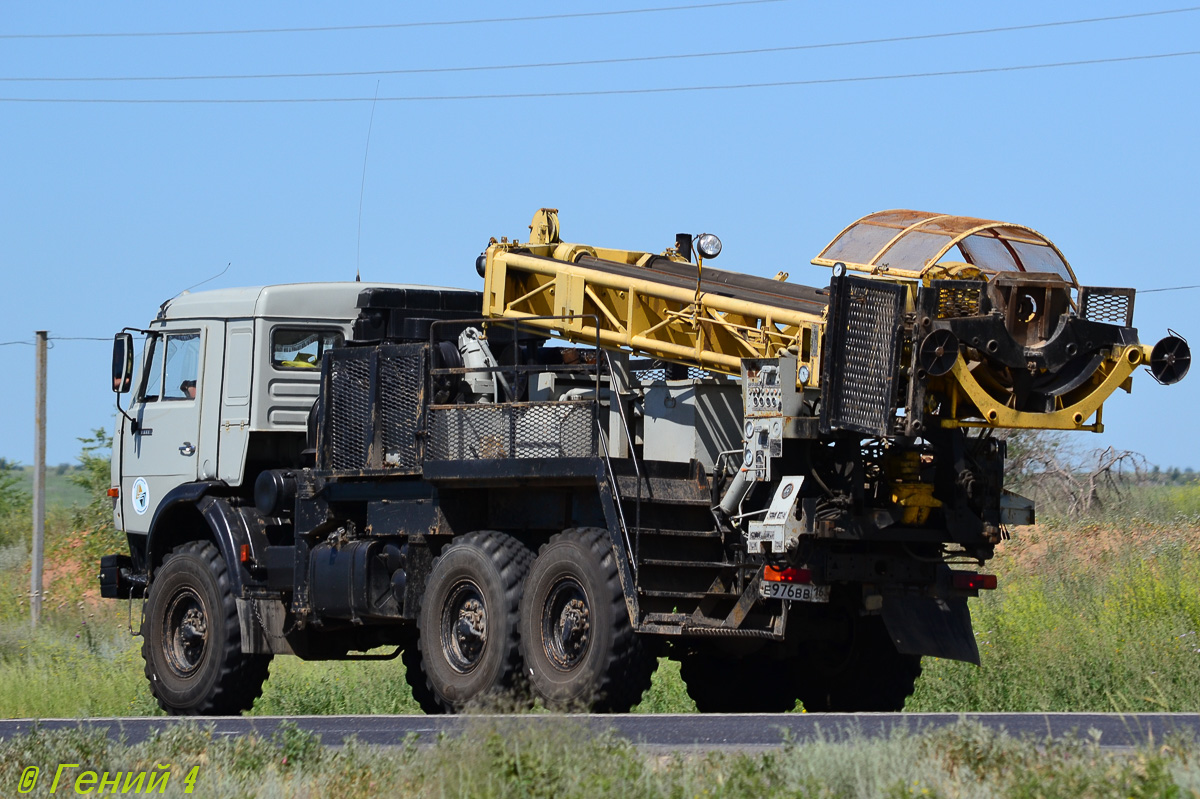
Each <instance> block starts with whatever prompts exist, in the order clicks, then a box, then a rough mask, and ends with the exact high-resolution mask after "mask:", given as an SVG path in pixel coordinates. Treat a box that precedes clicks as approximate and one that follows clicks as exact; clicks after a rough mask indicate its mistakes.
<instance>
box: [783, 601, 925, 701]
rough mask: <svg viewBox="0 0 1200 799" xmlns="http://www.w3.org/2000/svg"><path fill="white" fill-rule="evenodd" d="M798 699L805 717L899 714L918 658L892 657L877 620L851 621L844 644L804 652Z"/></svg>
mask: <svg viewBox="0 0 1200 799" xmlns="http://www.w3.org/2000/svg"><path fill="white" fill-rule="evenodd" d="M802 661H803V663H804V666H803V667H802V669H798V673H799V674H800V682H799V693H800V701H801V702H803V703H804V709H805V710H807V711H808V712H809V713H868V712H873V713H889V712H896V711H900V710H903V709H904V702H905V700H907V699H908V697H910V696H912V692H913V687H914V685H915V684H916V682H917V678H918V677H920V676H921V657H920V656H919V655H904V654H901V653H900V652H897V651H896V647H895V645H894V644H893V643H892V639H891V637H890V636H889V635H888V633H887V628H886V627H885V626H884V624H883V620H882V619H881V618H880V617H878V616H868V617H863V618H859V619H856V620H855V622H854V625H853V636H852V638H851V640H850V641H849V642H848V644H846V645H843V646H841V647H840V648H838V649H836V650H832V651H830V650H826V649H823V648H810V649H809V651H808V653H807V654H806V656H805V657H803V658H802Z"/></svg>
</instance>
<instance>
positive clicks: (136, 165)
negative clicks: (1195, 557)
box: [0, 0, 1200, 466]
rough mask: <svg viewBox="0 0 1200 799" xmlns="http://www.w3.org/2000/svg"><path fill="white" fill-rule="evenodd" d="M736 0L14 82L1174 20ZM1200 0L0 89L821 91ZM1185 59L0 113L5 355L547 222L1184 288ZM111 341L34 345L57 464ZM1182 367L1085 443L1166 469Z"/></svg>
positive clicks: (1117, 402) (1061, 47)
mask: <svg viewBox="0 0 1200 799" xmlns="http://www.w3.org/2000/svg"><path fill="white" fill-rule="evenodd" d="M686 4H687V0H674V2H667V0H658V2H657V3H656V2H654V0H650V1H649V2H645V1H643V2H641V3H639V2H636V0H624V2H620V3H616V4H600V3H578V4H570V5H565V6H564V5H563V4H559V3H550V2H535V1H534V0H526V1H524V2H512V3H505V4H488V3H474V2H462V3H457V4H453V5H450V4H440V5H437V4H422V5H417V4H408V5H401V4H387V3H371V2H362V3H356V4H352V5H345V4H341V5H334V4H318V3H286V4H285V3H258V4H254V5H253V6H250V5H247V4H233V3H211V4H202V5H195V4H193V5H180V4H151V3H122V4H116V5H112V4H108V5H104V4H76V5H73V6H71V7H70V15H69V16H68V15H66V14H64V13H63V7H61V6H55V5H52V4H6V5H5V6H4V7H3V9H2V10H0V36H5V35H8V36H11V35H12V34H61V33H126V32H155V31H158V32H161V31H198V30H231V29H239V30H241V29H255V28H281V27H287V28H295V27H328V26H347V25H377V24H385V23H409V22H421V21H444V20H468V19H477V18H484V17H489V18H490V17H512V16H537V15H546V14H560V13H563V12H564V11H566V12H583V11H598V10H612V9H639V8H648V7H651V6H655V5H686ZM998 8H999V7H998V6H995V5H992V6H990V7H988V8H985V7H984V6H983V4H973V3H958V4H947V3H931V2H925V3H922V2H915V3H905V4H895V3H860V4H841V3H839V4H834V3H815V2H804V1H803V0H782V1H781V2H768V3H758V4H750V5H736V6H723V7H716V8H705V9H691V10H676V11H665V12H654V13H639V14H628V15H611V16H602V17H587V18H573V19H554V20H541V21H525V22H498V23H489V24H472V25H447V26H427V27H409V28H384V29H371V30H353V31H324V32H308V33H271V34H266V33H260V34H239V35H208V36H170V37H165V36H154V37H136V38H129V37H108V38H52V39H45V38H37V39H31V38H0V78H5V79H10V78H30V77H114V76H116V77H129V76H173V75H230V74H263V73H273V74H275V73H298V72H345V71H370V70H402V69H428V68H443V67H464V66H483V65H509V64H528V63H544V62H558V61H578V60H592V59H611V58H631V57H641V56H650V55H670V54H684V53H703V52H713V51H727V50H741V49H756V48H770V47H788V46H798V45H811V44H822V43H833V42H845V41H857V40H864V39H878V38H892V37H901V36H914V35H924V34H934V33H947V32H956V31H966V30H974V29H982V28H994V27H1006V26H1015V25H1029V24H1037V23H1045V22H1056V21H1062V20H1073V19H1082V18H1093V17H1102V16H1113V15H1122V14H1134V13H1142V12H1146V11H1150V10H1167V9H1176V8H1181V6H1175V5H1169V4H1165V5H1146V4H1141V3H1132V2H1091V3H1054V4H1047V3H1035V2H1009V3H1005V4H1004V5H1003V10H998ZM1198 34H1200V11H1191V12H1186V13H1175V14H1167V15H1161V16H1155V17H1146V18H1138V19H1127V20H1121V21H1109V22H1095V23H1090V24H1079V25H1069V26H1059V27H1049V28H1042V29H1035V30H1023V31H1010V32H997V33H989V34H979V35H971V36H953V37H944V38H938V39H926V40H919V41H908V42H893V43H880V44H864V45H856V46H846V47H833V48H822V49H811V50H802V51H790V52H778V53H769V54H754V55H738V56H723V57H709V58H695V59H676V60H659V61H650V62H634V63H623V64H606V65H592V66H561V67H553V68H539V69H519V70H492V71H475V72H457V73H420V74H400V75H395V74H394V75H383V76H379V77H372V76H354V77H337V78H335V77H321V78H286V79H271V80H267V79H253V80H221V81H215V80H213V81H209V80H205V81H169V82H140V83H128V82H86V83H46V82H42V83H32V82H14V81H11V80H3V81H0V97H3V98H6V99H11V98H58V99H91V100H95V99H173V100H182V99H225V100H229V99H262V98H274V99H285V98H296V99H305V98H335V97H371V96H372V95H373V94H374V93H375V91H376V84H377V81H378V92H379V96H380V97H381V98H392V97H414V96H433V95H438V96H447V95H451V96H461V95H479V94H519V93H547V92H549V93H553V92H573V91H606V90H613V89H647V88H666V87H689V86H711V85H729V84H746V83H770V82H780V81H807V80H823V79H836V78H851V77H869V76H882V75H896V74H911V73H925V72H944V71H956V70H978V69H988V68H996V67H1011V66H1018V65H1032V64H1046V63H1051V62H1064V61H1078V60H1092V59H1108V58H1119V57H1127V56H1145V55H1153V54H1163V53H1173V52H1182V51H1191V50H1197V49H1200V35H1198ZM1197 85H1200V56H1184V57H1175V58H1164V59H1158V60H1146V61H1131V62H1124V63H1109V64H1095V65H1088V66H1071V67H1062V68H1055V69H1037V70H1027V71H1008V72H998V73H983V74H972V75H957V76H943V77H929V78H921V79H916V78H910V79H898V80H883V81H861V82H842V83H830V84H818V85H804V86H785V87H774V88H750V89H739V90H712V91H697V92H680V93H655V94H633V95H609V96H591V97H543V98H524V99H491V100H471V101H466V100H458V101H453V100H442V101H381V102H380V103H378V105H377V106H376V108H375V112H374V123H373V127H372V133H371V143H370V153H369V159H368V163H367V171H366V182H365V186H364V184H363V183H362V177H363V155H364V146H365V143H366V138H367V130H368V121H369V120H370V118H371V113H372V109H371V103H370V102H350V103H291V104H230V103H222V104H103V103H54V104H49V103H46V104H35V103H14V102H0V187H2V191H0V273H2V274H3V276H4V281H5V287H4V291H3V292H2V293H0V310H2V314H0V341H13V340H22V341H31V340H32V334H33V331H34V330H37V329H48V330H49V331H51V334H52V335H56V336H62V337H72V336H80V337H105V336H110V335H111V334H112V333H113V332H114V331H116V330H118V329H120V328H121V327H122V326H124V325H140V324H145V323H146V322H147V321H149V319H150V318H151V317H152V316H153V313H154V311H155V309H156V308H157V307H158V305H159V303H161V302H162V301H163V300H165V299H167V298H168V297H170V296H172V295H174V294H176V293H177V292H179V291H180V290H181V289H183V288H185V287H187V286H189V285H191V284H194V283H197V282H199V281H201V280H204V279H205V278H208V277H210V276H212V275H214V274H216V273H217V272H219V271H220V270H221V269H223V268H224V267H225V265H226V264H227V263H231V264H232V266H231V267H230V269H229V271H228V272H227V273H225V275H223V276H222V277H220V278H219V279H217V280H214V281H212V282H211V283H208V284H207V286H206V287H212V288H216V287H222V286H236V285H258V284H264V283H277V282H290V281H300V280H328V279H338V280H343V279H352V278H353V275H354V272H355V265H356V253H357V252H358V248H359V239H358V229H359V197H360V188H361V189H362V216H361V230H362V234H361V269H362V275H363V278H364V279H365V280H379V281H395V282H414V283H420V282H433V283H438V284H443V285H455V286H464V287H474V286H476V285H477V284H478V278H477V276H476V274H475V269H474V259H475V256H476V255H477V254H478V253H479V251H480V250H481V249H482V248H483V246H484V245H485V244H486V243H487V240H488V237H489V236H497V237H499V236H500V235H508V236H518V237H521V238H524V237H525V235H526V233H527V228H526V226H527V225H528V224H529V219H530V217H531V215H532V214H533V212H534V211H535V210H536V209H537V208H539V207H541V206H553V207H556V208H558V209H560V212H561V220H562V231H563V236H564V238H565V239H567V240H570V241H579V242H586V243H590V244H595V245H602V246H613V247H624V248H630V249H648V250H661V249H663V248H665V247H667V246H669V245H671V244H672V243H673V242H674V234H675V232H677V231H681V230H689V231H700V230H708V231H713V232H716V233H718V234H719V235H720V236H721V237H722V239H723V241H724V244H725V250H724V253H723V255H722V258H721V264H720V265H721V267H722V268H725V269H735V270H739V271H743V272H747V273H751V274H758V275H765V276H771V275H774V274H775V272H777V271H779V270H780V269H784V270H785V271H788V272H790V273H791V279H792V280H793V281H795V282H802V283H810V284H813V285H825V283H826V282H827V281H828V273H827V271H826V270H824V269H821V268H819V267H814V266H811V265H809V264H808V261H809V259H810V258H812V257H813V256H814V255H816V254H817V252H819V251H820V249H821V248H822V247H823V246H824V245H825V244H826V243H827V242H828V241H829V240H830V239H831V238H832V237H833V236H834V235H835V234H836V233H837V232H838V231H839V230H840V229H841V228H842V227H843V226H845V225H846V224H848V223H849V222H851V221H853V220H854V219H856V218H858V217H859V216H862V215H864V214H867V213H870V212H872V211H877V210H881V209H885V208H894V207H906V208H917V209H921V210H930V211H938V212H945V213H957V214H965V215H970V216H979V217H984V218H991V219H1000V220H1004V221H1010V222H1018V223H1022V224H1026V225H1030V226H1032V227H1034V228H1036V229H1038V230H1040V231H1041V232H1043V233H1045V234H1046V235H1047V236H1049V237H1050V238H1051V239H1052V240H1054V241H1055V243H1057V244H1058V245H1059V247H1060V248H1061V249H1062V250H1063V252H1064V253H1065V254H1066V256H1067V258H1068V260H1069V261H1070V262H1071V264H1072V266H1073V267H1074V269H1075V271H1076V273H1077V275H1078V276H1079V278H1080V280H1081V282H1082V283H1084V284H1090V285H1102V286H1133V287H1135V288H1139V289H1150V288H1159V287H1164V286H1178V285H1191V284H1200V276H1198V275H1197V274H1196V269H1195V264H1196V261H1197V255H1196V252H1197V250H1196V244H1195V237H1196V233H1195V228H1196V222H1195V220H1196V218H1197V211H1198V210H1200V208H1198V205H1200V203H1198V199H1197V188H1196V187H1197V185H1198V184H1200V181H1198V178H1200V174H1198V172H1200V169H1198V165H1200V158H1198V156H1197V144H1198V137H1197V133H1196V131H1197V122H1198V121H1200V114H1198V106H1197V100H1196V91H1197V90H1196V87H1197ZM1198 302H1200V290H1196V291H1182V292H1164V293H1153V294H1144V295H1139V296H1138V299H1137V310H1136V318H1135V323H1136V324H1137V326H1138V327H1139V330H1140V332H1141V336H1142V338H1143V340H1147V341H1154V340H1157V339H1158V338H1159V337H1161V336H1162V335H1164V334H1165V331H1166V328H1167V327H1172V328H1174V329H1176V330H1178V331H1179V332H1180V333H1182V334H1183V335H1184V336H1186V337H1189V338H1192V339H1200V323H1198V316H1200V314H1197V311H1196V310H1195V305H1196V303H1198ZM109 353H110V348H109V345H108V344H106V343H104V342H101V341H68V340H62V341H59V342H57V343H56V346H55V347H54V349H53V350H52V351H51V353H50V387H49V392H50V398H49V413H48V417H49V423H48V444H47V458H48V460H49V462H50V463H52V464H53V463H58V462H62V461H72V460H73V459H74V457H75V455H76V454H77V452H78V449H79V447H78V443H77V441H76V438H77V437H79V436H83V435H86V434H87V433H88V432H89V431H90V430H91V429H92V428H94V427H97V426H101V425H107V426H109V427H111V416H112V412H113V411H112V393H111V392H110V391H109V390H108V386H107V384H108V369H109ZM0 369H3V372H4V374H6V375H7V376H8V380H7V381H6V384H7V385H6V390H5V391H3V392H0V413H2V414H3V418H5V419H6V420H8V424H7V425H6V426H5V431H4V433H3V437H2V438H0V455H3V456H5V457H8V458H15V459H18V460H21V461H23V462H26V463H28V462H29V461H30V460H31V459H32V455H33V434H32V429H33V405H34V400H33V373H34V365H33V348H32V347H29V346H23V345H15V346H0ZM1198 399H1200V375H1193V376H1191V378H1189V379H1188V380H1185V381H1184V382H1183V383H1182V384H1180V385H1178V386H1174V387H1169V388H1164V387H1161V386H1158V385H1157V384H1155V383H1154V381H1153V380H1151V379H1150V378H1149V376H1148V375H1145V374H1144V373H1142V374H1140V375H1139V377H1138V378H1136V380H1135V386H1134V392H1133V395H1132V396H1125V395H1123V394H1121V395H1119V396H1116V397H1114V398H1113V399H1112V400H1111V401H1110V402H1109V403H1108V405H1107V407H1106V409H1105V422H1106V424H1107V427H1108V431H1107V432H1106V433H1105V434H1104V435H1103V436H1090V435H1087V434H1079V439H1080V441H1079V444H1080V445H1081V446H1084V447H1091V446H1106V445H1113V446H1115V447H1118V448H1128V449H1135V450H1138V451H1140V452H1142V453H1144V454H1145V455H1146V456H1147V457H1148V458H1149V459H1150V461H1151V462H1153V463H1158V464H1161V465H1164V466H1166V465H1177V466H1200V458H1198V457H1197V456H1196V454H1195V453H1194V449H1193V445H1194V442H1195V434H1196V422H1195V418H1194V415H1193V414H1192V410H1193V409H1194V408H1196V407H1197V405H1198V402H1197V400H1198Z"/></svg>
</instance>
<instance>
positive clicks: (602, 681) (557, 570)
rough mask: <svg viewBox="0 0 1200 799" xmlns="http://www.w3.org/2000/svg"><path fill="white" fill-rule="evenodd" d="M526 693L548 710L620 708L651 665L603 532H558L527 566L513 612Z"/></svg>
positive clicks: (636, 693) (646, 680)
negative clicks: (521, 593)
mask: <svg viewBox="0 0 1200 799" xmlns="http://www.w3.org/2000/svg"><path fill="white" fill-rule="evenodd" d="M520 618H521V621H520V646H521V656H522V659H523V661H524V663H525V677H526V678H527V679H528V681H529V687H530V690H531V691H532V692H533V695H534V696H535V697H537V698H538V699H540V700H541V701H542V703H543V704H544V705H545V706H546V707H548V708H551V709H553V710H575V711H591V712H598V713H624V712H626V711H628V710H629V708H631V707H632V706H633V705H635V704H637V703H638V701H640V700H641V698H642V694H643V693H644V692H645V691H646V689H647V688H649V687H650V675H651V674H652V672H653V669H654V665H655V662H654V660H653V658H651V657H649V656H648V655H647V653H646V651H645V648H644V647H643V645H642V641H641V639H640V637H639V636H638V635H637V634H636V633H635V632H634V630H633V626H632V625H631V624H630V622H629V612H628V610H627V609H626V606H625V594H624V592H623V591H622V589H621V580H620V577H619V576H618V574H617V561H616V557H615V556H614V555H613V548H612V543H611V541H610V539H609V535H608V531H607V530H603V529H599V528H594V527H586V528H579V529H572V530H565V531H563V532H562V533H559V534H558V535H556V536H554V537H553V538H551V539H550V541H549V542H548V543H547V544H546V545H545V546H543V547H542V548H541V551H540V552H539V553H538V556H537V559H536V560H534V562H533V566H532V567H531V568H530V570H529V578H528V581H527V582H526V584H525V596H524V598H523V599H522V600H521V614H520Z"/></svg>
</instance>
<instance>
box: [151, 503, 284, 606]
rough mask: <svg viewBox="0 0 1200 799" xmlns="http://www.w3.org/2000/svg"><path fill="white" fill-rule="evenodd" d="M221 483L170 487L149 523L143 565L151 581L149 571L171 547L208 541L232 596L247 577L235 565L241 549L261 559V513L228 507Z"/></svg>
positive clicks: (264, 543)
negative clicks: (218, 556)
mask: <svg viewBox="0 0 1200 799" xmlns="http://www.w3.org/2000/svg"><path fill="white" fill-rule="evenodd" d="M228 491H229V487H228V486H226V485H225V484H224V483H223V482H219V481H206V482H199V483H186V484H184V485H181V486H177V487H176V488H174V489H172V490H171V492H170V493H168V494H167V496H166V497H164V498H163V502H162V505H160V506H159V509H158V511H157V512H156V513H155V514H154V519H153V521H152V522H151V523H150V533H149V535H148V536H147V541H146V562H147V567H148V569H147V570H148V571H149V573H150V577H151V579H153V576H154V571H155V570H156V569H158V567H159V566H161V565H162V562H163V559H164V558H165V557H166V556H167V553H169V552H170V551H171V550H173V549H174V548H176V547H178V546H180V545H182V544H186V543H189V542H191V541H208V542H210V543H212V544H213V545H214V546H216V547H217V550H218V551H219V552H220V553H221V557H222V558H223V559H224V561H225V564H226V567H227V568H228V570H229V578H230V581H231V583H232V586H231V587H232V589H233V591H234V594H235V596H236V595H240V594H241V591H242V586H243V585H244V584H245V583H247V582H248V581H249V580H250V579H251V576H250V573H249V571H248V570H247V569H246V566H245V565H244V564H243V563H242V562H241V549H242V546H243V545H248V546H249V548H250V552H249V555H250V558H251V559H252V560H254V559H257V558H258V557H260V556H262V555H264V553H265V550H266V546H267V538H266V535H265V533H264V532H263V527H264V524H263V521H264V520H263V518H262V515H261V514H259V513H258V511H257V510H256V509H254V508H243V507H238V506H235V505H234V504H233V502H232V501H231V497H230V496H229V494H228Z"/></svg>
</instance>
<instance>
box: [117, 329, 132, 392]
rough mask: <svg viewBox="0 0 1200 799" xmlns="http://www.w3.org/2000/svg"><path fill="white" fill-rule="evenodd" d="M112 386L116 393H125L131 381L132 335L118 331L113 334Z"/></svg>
mask: <svg viewBox="0 0 1200 799" xmlns="http://www.w3.org/2000/svg"><path fill="white" fill-rule="evenodd" d="M112 379H113V382H112V387H113V391H114V392H115V393H117V394H125V393H127V392H128V391H129V386H130V384H131V383H132V382H133V335H132V334H130V333H118V334H117V335H115V336H113V360H112Z"/></svg>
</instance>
